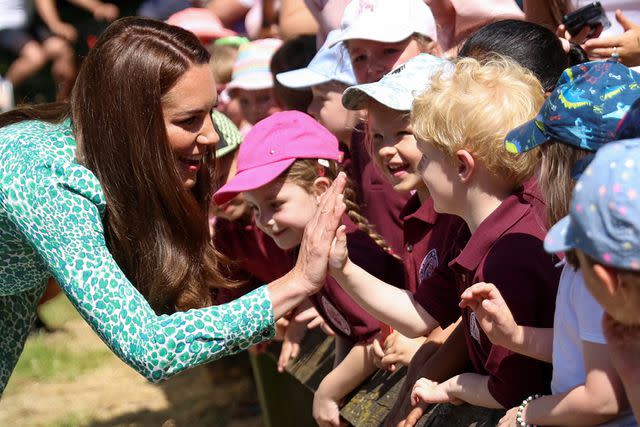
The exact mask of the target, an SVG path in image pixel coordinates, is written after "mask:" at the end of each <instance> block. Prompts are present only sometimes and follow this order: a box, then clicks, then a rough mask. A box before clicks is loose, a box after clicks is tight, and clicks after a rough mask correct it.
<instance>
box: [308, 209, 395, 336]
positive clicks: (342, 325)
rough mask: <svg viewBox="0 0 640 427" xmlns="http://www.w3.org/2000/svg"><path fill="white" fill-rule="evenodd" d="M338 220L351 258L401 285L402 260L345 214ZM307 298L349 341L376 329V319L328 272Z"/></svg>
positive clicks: (390, 281)
mask: <svg viewBox="0 0 640 427" xmlns="http://www.w3.org/2000/svg"><path fill="white" fill-rule="evenodd" d="M342 223H343V224H344V225H346V227H347V229H346V232H347V248H348V250H349V258H350V259H351V261H352V262H353V263H355V264H356V265H358V266H360V267H362V268H363V269H364V270H366V271H368V272H369V273H370V274H372V275H374V276H376V277H377V278H379V279H380V280H383V281H385V282H386V283H390V284H392V285H394V286H397V287H400V288H402V287H403V284H404V280H403V279H404V277H403V276H404V273H403V268H402V263H401V262H400V261H399V260H398V259H396V258H394V257H393V256H391V255H390V254H388V253H387V252H385V251H384V250H383V249H382V248H380V246H378V245H376V243H375V242H374V241H373V240H371V238H370V237H369V236H368V235H367V233H365V232H364V231H361V230H360V229H358V228H357V227H356V225H355V224H354V223H353V222H352V221H351V220H350V219H349V217H348V216H346V215H344V216H343V218H342ZM310 299H311V302H312V303H313V305H314V306H315V307H316V309H317V310H318V313H320V315H321V316H322V318H323V319H324V320H325V321H326V322H327V323H329V325H330V326H331V328H332V329H333V330H334V331H335V333H336V334H337V335H340V336H341V337H343V338H346V339H348V340H349V341H351V342H353V343H361V342H365V343H368V342H370V341H372V340H373V338H374V337H375V335H376V334H377V333H378V332H379V331H380V322H379V321H378V320H376V319H375V318H374V317H373V316H371V315H370V314H369V313H367V312H366V311H365V310H364V309H363V308H361V307H360V306H359V305H358V304H357V303H356V302H355V301H354V300H353V299H351V297H350V296H349V295H348V294H347V293H346V292H345V291H344V290H343V289H342V287H341V286H340V285H339V284H338V282H337V281H336V280H335V279H334V278H333V277H331V276H327V283H326V285H325V286H324V287H323V288H322V289H321V290H320V291H319V292H318V293H316V294H314V295H312V296H311V298H310Z"/></svg>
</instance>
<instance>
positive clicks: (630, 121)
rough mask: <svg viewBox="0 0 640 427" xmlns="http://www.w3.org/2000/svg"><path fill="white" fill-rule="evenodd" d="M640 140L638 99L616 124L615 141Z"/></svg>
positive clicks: (639, 103)
mask: <svg viewBox="0 0 640 427" xmlns="http://www.w3.org/2000/svg"><path fill="white" fill-rule="evenodd" d="M631 138H640V98H638V99H637V100H636V102H634V103H633V105H632V106H631V109H630V110H629V111H628V112H627V114H625V116H624V118H623V119H622V120H620V123H619V124H618V131H617V133H616V139H631Z"/></svg>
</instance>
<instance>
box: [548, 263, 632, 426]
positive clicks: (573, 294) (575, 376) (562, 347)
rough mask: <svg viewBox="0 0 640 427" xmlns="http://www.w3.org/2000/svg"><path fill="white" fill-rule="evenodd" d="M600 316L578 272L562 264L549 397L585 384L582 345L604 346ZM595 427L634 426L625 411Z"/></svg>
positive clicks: (594, 301) (628, 412)
mask: <svg viewBox="0 0 640 427" xmlns="http://www.w3.org/2000/svg"><path fill="white" fill-rule="evenodd" d="M602 315H603V309H602V307H601V306H600V304H598V303H597V301H596V300H595V299H594V298H593V296H592V295H591V293H590V292H589V291H588V290H587V287H586V285H585V283H584V279H583V278H582V274H581V273H580V271H579V270H575V269H574V268H573V267H571V266H570V265H569V264H566V263H565V262H564V261H563V268H562V275H561V276H560V285H559V287H558V297H557V299H556V312H555V318H554V322H553V367H554V368H553V377H552V379H551V392H552V393H553V394H560V393H566V392H568V391H570V390H571V389H573V388H575V387H577V386H579V385H581V384H584V383H585V381H586V380H587V371H586V369H585V366H584V356H583V353H582V342H583V341H586V342H590V343H594V344H602V345H606V343H607V341H606V340H605V338H604V333H603V331H602ZM598 426H601V427H604V426H606V427H623V426H625V427H626V426H637V424H636V422H635V418H634V417H633V414H632V413H631V410H626V411H623V412H622V413H621V414H620V415H619V416H618V417H616V418H615V419H614V420H611V421H609V422H606V423H604V424H598Z"/></svg>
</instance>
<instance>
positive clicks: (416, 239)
mask: <svg viewBox="0 0 640 427" xmlns="http://www.w3.org/2000/svg"><path fill="white" fill-rule="evenodd" d="M400 219H401V221H402V222H403V228H404V230H403V231H404V246H403V248H402V249H403V251H402V262H403V263H404V270H405V286H406V289H407V290H409V291H411V292H412V293H415V292H416V290H417V289H418V286H419V285H420V284H421V283H423V282H424V281H425V280H427V279H428V278H429V277H430V276H431V274H432V273H433V272H434V271H436V270H437V269H438V268H439V267H440V266H442V267H445V268H448V267H447V264H449V262H450V261H451V260H452V259H453V258H454V257H455V256H456V255H457V252H456V251H455V250H456V249H457V248H460V247H461V245H460V242H459V241H458V240H459V239H464V241H463V243H464V242H466V239H468V237H469V236H468V227H467V224H466V223H465V222H464V221H463V220H462V218H460V217H457V216H455V215H447V214H439V213H437V212H436V211H435V210H434V209H433V199H432V198H431V197H428V198H427V199H426V200H425V201H424V203H421V202H420V198H419V197H418V193H415V194H414V195H413V196H411V198H410V199H409V201H407V204H406V205H405V207H404V208H403V209H402V212H401V213H400ZM464 230H467V233H464Z"/></svg>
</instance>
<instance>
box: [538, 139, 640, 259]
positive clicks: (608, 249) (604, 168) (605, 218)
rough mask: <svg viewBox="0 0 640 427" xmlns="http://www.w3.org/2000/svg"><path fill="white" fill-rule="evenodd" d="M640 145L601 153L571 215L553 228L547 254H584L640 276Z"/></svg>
mask: <svg viewBox="0 0 640 427" xmlns="http://www.w3.org/2000/svg"><path fill="white" fill-rule="evenodd" d="M639 187H640V139H628V140H623V141H616V142H611V143H609V144H607V145H606V146H604V147H603V148H601V149H600V150H598V152H597V153H596V155H595V157H594V159H593V161H592V162H591V164H589V166H587V168H586V169H585V171H584V173H583V174H582V176H581V177H580V179H579V180H578V182H577V183H576V187H575V189H574V192H573V199H572V200H571V209H570V211H569V215H568V216H566V217H564V218H562V219H561V220H560V221H559V222H558V223H557V224H556V225H554V226H553V227H551V230H549V233H548V234H547V237H546V238H545V241H544V248H545V249H546V250H547V252H552V253H553V252H564V251H567V250H569V249H580V250H581V251H583V252H585V253H586V254H587V255H589V256H591V257H592V258H594V259H595V260H597V261H599V262H601V263H603V264H605V265H610V266H613V267H618V268H622V269H627V270H640V188H639Z"/></svg>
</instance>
